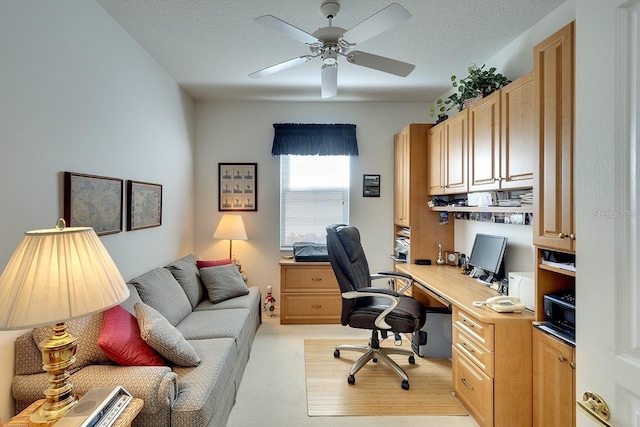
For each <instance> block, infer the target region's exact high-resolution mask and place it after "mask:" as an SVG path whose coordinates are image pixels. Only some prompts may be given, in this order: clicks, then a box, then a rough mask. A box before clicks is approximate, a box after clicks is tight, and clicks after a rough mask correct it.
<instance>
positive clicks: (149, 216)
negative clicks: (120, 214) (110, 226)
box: [127, 181, 162, 231]
mask: <svg viewBox="0 0 640 427" xmlns="http://www.w3.org/2000/svg"><path fill="white" fill-rule="evenodd" d="M160 225H162V185H160V184H151V183H149V182H140V181H127V231H131V230H140V229H142V228H149V227H159V226H160Z"/></svg>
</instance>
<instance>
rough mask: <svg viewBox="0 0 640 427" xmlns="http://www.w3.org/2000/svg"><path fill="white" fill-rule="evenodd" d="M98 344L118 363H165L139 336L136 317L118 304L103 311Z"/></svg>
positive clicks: (157, 364) (158, 364)
mask: <svg viewBox="0 0 640 427" xmlns="http://www.w3.org/2000/svg"><path fill="white" fill-rule="evenodd" d="M98 345H99V346H100V348H101V349H102V351H104V353H105V354H106V355H107V356H108V357H109V359H111V360H113V361H114V362H116V363H117V364H118V365H123V366H164V365H166V362H165V361H164V360H163V359H162V357H161V356H160V355H159V354H158V353H157V352H156V351H155V350H154V349H153V348H152V347H150V346H149V344H147V343H146V342H145V341H144V340H143V339H142V337H141V336H140V328H139V327H138V321H137V320H136V318H135V317H133V316H132V315H131V313H129V312H128V311H127V310H125V309H124V308H122V307H121V306H119V305H116V306H115V307H113V308H110V309H109V310H107V311H105V312H104V317H103V319H102V330H101V331H100V338H98Z"/></svg>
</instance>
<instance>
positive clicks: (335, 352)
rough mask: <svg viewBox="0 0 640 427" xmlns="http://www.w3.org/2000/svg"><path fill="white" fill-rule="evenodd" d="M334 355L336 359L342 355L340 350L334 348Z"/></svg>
mask: <svg viewBox="0 0 640 427" xmlns="http://www.w3.org/2000/svg"><path fill="white" fill-rule="evenodd" d="M333 357H335V358H336V359H337V358H339V357H340V350H333Z"/></svg>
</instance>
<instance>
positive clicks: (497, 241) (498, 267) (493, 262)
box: [467, 233, 507, 284]
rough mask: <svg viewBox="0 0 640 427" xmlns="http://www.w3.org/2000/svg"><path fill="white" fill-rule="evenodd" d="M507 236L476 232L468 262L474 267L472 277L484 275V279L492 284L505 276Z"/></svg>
mask: <svg viewBox="0 0 640 427" xmlns="http://www.w3.org/2000/svg"><path fill="white" fill-rule="evenodd" d="M506 248H507V238H506V237H504V236H494V235H490V234H481V233H478V234H476V238H475V240H474V242H473V248H472V249H471V255H469V259H468V261H467V263H468V264H469V265H470V266H472V267H474V271H472V272H471V274H469V276H470V277H475V278H479V277H482V281H483V282H486V283H487V284H491V283H492V282H493V281H494V280H500V279H502V278H503V276H504V265H503V264H504V263H503V258H504V252H505V249H506ZM484 276H486V277H484Z"/></svg>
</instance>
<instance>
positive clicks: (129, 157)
mask: <svg viewBox="0 0 640 427" xmlns="http://www.w3.org/2000/svg"><path fill="white" fill-rule="evenodd" d="M0 58H2V61H1V62H2V65H1V66H0V129H1V130H2V131H1V132H0V200H1V201H0V206H1V207H0V224H2V227H1V228H0V230H1V231H0V271H1V270H3V269H4V267H5V266H6V263H7V262H8V260H9V258H10V257H11V254H12V253H13V251H14V249H15V247H16V246H17V244H18V242H19V240H20V238H21V237H22V234H23V232H24V231H26V230H31V229H37V228H51V227H53V226H54V225H55V222H56V220H57V219H58V217H60V216H62V197H63V194H62V179H61V176H62V175H61V173H62V172H63V171H74V172H81V173H90V174H96V175H105V176H111V177H118V178H122V179H135V180H141V181H148V182H154V183H160V184H162V185H163V186H164V187H163V189H164V212H163V213H164V215H163V219H162V222H163V224H162V226H161V227H157V228H151V229H146V230H139V231H132V232H122V233H118V234H114V235H108V236H104V237H102V241H103V242H104V244H105V246H106V247H107V249H108V250H109V252H110V253H111V255H112V256H113V258H114V260H115V262H116V264H117V265H118V267H119V268H120V270H121V272H122V274H123V276H124V278H125V279H129V278H132V277H134V276H135V275H137V274H140V273H143V272H144V271H146V270H148V269H150V268H153V267H156V266H160V265H163V263H166V262H169V261H171V260H173V259H175V258H177V257H178V256H180V255H183V254H186V253H188V252H191V251H192V250H193V217H194V214H193V177H194V172H193V139H194V136H193V134H194V130H193V114H194V113H193V110H194V105H193V101H192V100H191V99H190V97H188V96H187V95H185V92H183V91H182V90H181V89H180V88H179V87H178V86H177V85H176V83H175V82H174V81H173V80H172V79H171V78H170V77H169V75H168V74H167V73H166V72H165V71H164V70H162V69H161V68H160V66H159V65H158V64H157V63H156V62H155V61H154V60H153V59H151V57H150V56H149V55H148V54H147V53H146V52H145V51H144V50H143V49H142V48H141V47H140V46H139V45H138V44H137V43H136V42H134V41H133V39H131V37H130V36H129V35H128V34H127V33H126V32H125V31H124V30H123V29H122V28H121V27H120V26H119V25H118V24H116V23H115V22H114V21H113V19H112V18H111V17H110V16H109V15H108V14H107V13H106V12H105V11H104V9H102V8H101V7H100V6H99V5H97V4H96V3H95V2H93V1H86V0H58V1H55V2H52V1H49V0H30V1H22V0H6V1H2V2H0ZM19 333H20V332H15V331H14V332H1V333H0V360H2V362H3V363H2V364H1V365H0V384H1V385H0V418H2V419H3V420H5V421H6V420H8V419H9V418H10V416H11V415H12V414H13V402H12V399H11V380H12V377H13V365H14V363H13V361H14V340H15V337H16V336H17V335H18V334H19Z"/></svg>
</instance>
